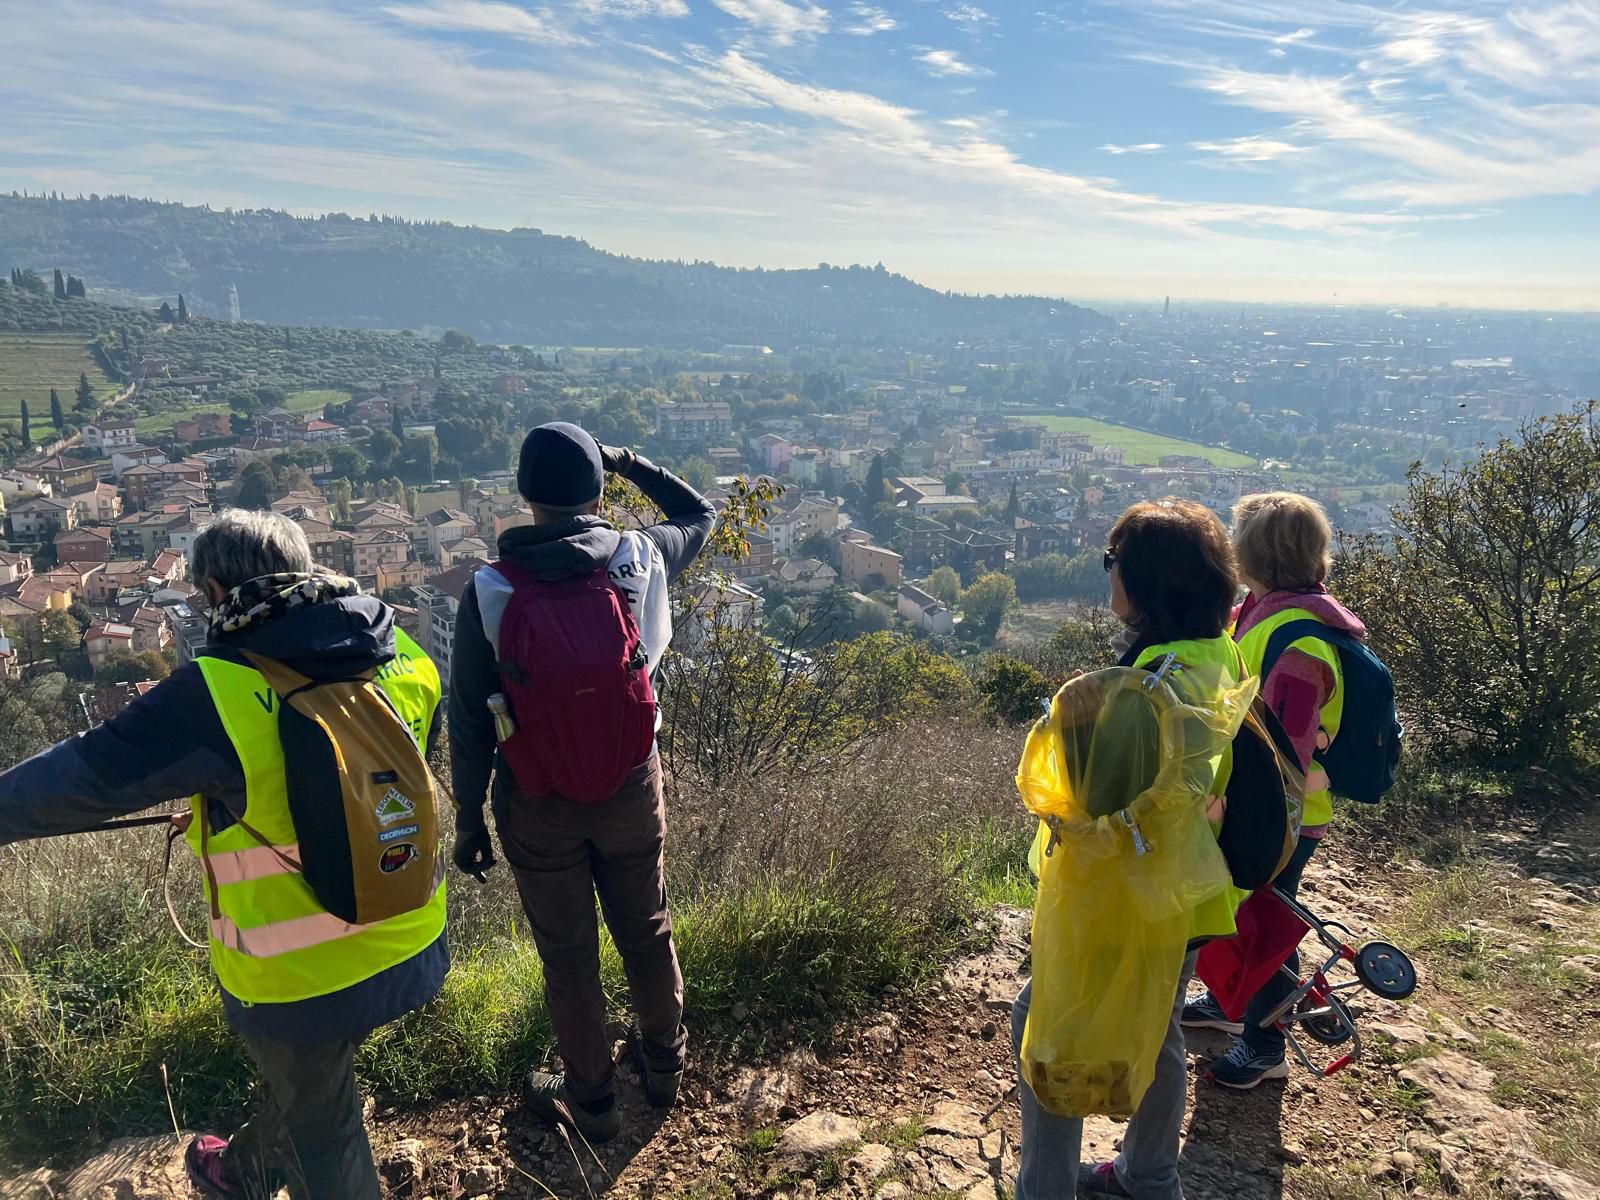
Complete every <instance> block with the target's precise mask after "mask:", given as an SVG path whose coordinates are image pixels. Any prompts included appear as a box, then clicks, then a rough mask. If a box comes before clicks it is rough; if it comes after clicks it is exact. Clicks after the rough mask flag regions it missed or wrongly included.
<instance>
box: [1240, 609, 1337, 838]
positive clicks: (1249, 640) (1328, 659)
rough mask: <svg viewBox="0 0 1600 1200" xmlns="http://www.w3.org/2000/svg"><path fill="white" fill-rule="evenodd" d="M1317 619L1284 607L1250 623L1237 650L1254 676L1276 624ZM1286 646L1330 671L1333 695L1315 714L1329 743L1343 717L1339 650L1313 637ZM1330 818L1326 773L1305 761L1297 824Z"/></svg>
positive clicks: (1263, 658) (1298, 610)
mask: <svg viewBox="0 0 1600 1200" xmlns="http://www.w3.org/2000/svg"><path fill="white" fill-rule="evenodd" d="M1319 619H1320V618H1318V617H1317V615H1316V614H1315V613H1312V612H1308V611H1307V610H1306V609H1303V608H1286V609H1284V610H1283V611H1282V612H1275V613H1273V614H1272V615H1271V616H1270V617H1268V618H1267V619H1266V620H1264V621H1262V622H1260V623H1259V624H1257V625H1253V626H1251V628H1250V630H1249V632H1247V633H1246V634H1245V635H1244V636H1243V637H1242V638H1240V639H1239V649H1240V650H1241V651H1242V652H1243V654H1244V660H1245V662H1246V663H1247V664H1248V665H1249V667H1250V670H1251V671H1252V672H1254V673H1255V674H1257V675H1259V674H1260V673H1261V664H1262V662H1263V661H1264V660H1265V658H1266V654H1267V643H1268V642H1270V641H1271V640H1272V634H1273V632H1274V631H1275V630H1276V629H1277V628H1278V627H1279V626H1281V625H1287V624H1288V623H1289V622H1290V621H1317V620H1319ZM1287 649H1288V650H1298V651H1300V653H1302V654H1305V655H1309V656H1310V657H1312V658H1314V659H1316V660H1317V661H1318V662H1320V663H1324V664H1326V665H1327V668H1328V670H1330V671H1332V672H1333V695H1331V696H1330V697H1328V702H1327V703H1326V704H1324V705H1323V706H1322V713H1321V715H1320V716H1319V717H1318V723H1319V724H1320V725H1321V727H1322V732H1323V733H1325V734H1326V735H1327V737H1328V741H1330V742H1331V741H1333V739H1334V738H1336V737H1338V736H1339V723H1340V722H1341V721H1342V720H1343V718H1344V672H1343V671H1341V670H1340V668H1339V651H1338V650H1337V649H1335V648H1334V647H1332V646H1330V645H1328V643H1327V642H1325V641H1323V640H1322V639H1321V638H1317V637H1303V638H1297V639H1296V640H1295V641H1293V642H1291V643H1290V644H1289V646H1288V647H1287ZM1266 685H1267V681H1266V680H1265V679H1263V680H1262V681H1261V686H1262V688H1263V689H1265V687H1266ZM1331 820H1333V793H1332V792H1331V791H1329V790H1328V773H1327V772H1326V771H1324V770H1323V769H1322V764H1321V763H1318V762H1312V763H1310V764H1308V767H1307V770H1306V806H1305V812H1304V813H1303V814H1302V816H1301V818H1300V823H1301V824H1302V825H1304V826H1316V825H1326V824H1327V823H1328V822H1329V821H1331Z"/></svg>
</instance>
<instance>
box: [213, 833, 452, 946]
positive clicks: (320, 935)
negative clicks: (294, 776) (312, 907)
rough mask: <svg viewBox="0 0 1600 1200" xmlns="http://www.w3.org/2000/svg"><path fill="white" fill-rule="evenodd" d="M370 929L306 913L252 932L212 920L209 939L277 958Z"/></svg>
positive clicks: (438, 871)
mask: <svg viewBox="0 0 1600 1200" xmlns="http://www.w3.org/2000/svg"><path fill="white" fill-rule="evenodd" d="M262 849H263V850H265V849H266V847H264V846H263V847H262ZM444 863H445V860H444V859H443V858H442V857H441V858H440V859H439V860H438V862H437V863H436V864H435V866H434V873H433V883H434V886H435V887H436V888H437V887H439V886H440V885H441V884H443V883H444ZM281 870H286V868H282V869H281ZM280 873H281V871H280ZM219 882H220V879H219ZM372 928H374V926H371V925H352V924H350V923H349V922H348V921H342V920H340V919H339V918H338V917H336V916H334V915H333V914H332V913H330V912H314V913H308V914H307V915H306V916H303V917H295V918H294V919H293V920H289V921H278V922H277V923H275V924H272V925H262V926H259V927H258V928H255V929H240V928H239V927H238V926H237V925H235V924H234V923H233V921H232V920H230V919H229V918H228V917H226V916H220V917H214V918H212V921H211V937H212V940H214V941H216V942H218V943H220V944H221V945H222V946H223V947H224V948H225V949H228V950H231V951H233V952H234V953H236V954H243V955H244V956H245V957H247V958H276V957H277V956H278V955H280V954H292V953H294V952H295V951H296V950H309V949H311V947H313V946H320V945H322V944H323V943H324V942H336V941H338V940H339V939H340V938H347V937H350V936H351V935H352V934H358V933H365V932H367V931H368V930H370V929H372Z"/></svg>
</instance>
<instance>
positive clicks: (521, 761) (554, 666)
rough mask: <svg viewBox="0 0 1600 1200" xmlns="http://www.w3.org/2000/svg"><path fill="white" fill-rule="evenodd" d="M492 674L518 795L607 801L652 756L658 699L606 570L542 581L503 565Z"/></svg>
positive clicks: (623, 601)
mask: <svg viewBox="0 0 1600 1200" xmlns="http://www.w3.org/2000/svg"><path fill="white" fill-rule="evenodd" d="M493 566H494V569H495V570H496V571H498V572H500V574H501V575H503V576H505V578H506V580H507V581H508V582H509V583H510V584H511V589H512V590H511V600H510V601H509V602H508V603H507V605H506V611H505V615H504V616H502V617H501V619H500V680H501V686H502V688H503V689H504V691H505V696H506V701H507V703H508V705H509V706H510V709H511V716H512V719H513V721H515V723H516V732H515V733H513V734H512V736H511V737H510V739H509V740H506V741H503V742H501V743H500V752H501V753H502V754H503V755H505V759H506V762H507V763H508V764H509V765H510V767H511V772H512V774H513V775H515V776H516V779H517V784H518V786H519V787H520V788H521V790H522V792H523V794H524V795H527V796H531V797H541V796H547V795H550V794H551V793H555V794H557V795H561V796H565V797H566V798H567V799H568V800H573V801H576V802H577V803H579V804H598V803H600V802H601V801H602V800H609V799H610V798H611V797H612V796H614V795H615V794H616V792H617V789H618V788H620V787H621V786H622V783H623V781H624V780H625V779H627V777H628V776H629V775H630V774H631V773H632V772H633V770H634V769H635V768H636V767H638V766H639V764H640V763H642V762H644V761H645V760H646V759H647V758H649V757H650V748H651V746H652V745H654V743H655V735H656V700H655V693H654V691H653V690H652V689H651V686H650V664H649V657H648V655H647V654H646V652H645V648H644V643H643V642H642V641H641V640H640V638H639V626H638V623H637V622H636V621H635V620H634V619H633V610H632V609H631V608H629V606H628V597H627V595H626V594H625V593H624V592H623V591H622V589H621V588H619V587H618V586H617V585H616V584H615V583H613V582H612V581H611V579H610V577H609V576H608V575H607V574H606V572H605V570H604V568H602V569H601V570H598V571H595V572H594V573H593V574H590V575H583V576H579V577H577V578H574V579H563V580H558V581H555V582H550V581H546V580H542V579H540V578H538V576H536V575H534V574H533V573H532V572H529V571H526V570H524V569H523V568H521V567H518V566H515V565H513V564H511V563H507V562H504V561H502V562H497V563H494V564H493Z"/></svg>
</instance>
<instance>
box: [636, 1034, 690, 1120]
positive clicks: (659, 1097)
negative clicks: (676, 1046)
mask: <svg viewBox="0 0 1600 1200" xmlns="http://www.w3.org/2000/svg"><path fill="white" fill-rule="evenodd" d="M628 1054H629V1056H630V1057H631V1058H632V1059H633V1065H634V1066H635V1067H637V1068H638V1070H639V1079H640V1080H641V1082H643V1084H644V1094H645V1096H646V1097H647V1098H648V1099H649V1101H650V1103H651V1104H652V1105H654V1106H655V1107H656V1108H671V1107H672V1106H673V1105H674V1104H676V1103H677V1102H678V1085H679V1084H680V1083H682V1082H683V1068H682V1067H681V1066H680V1067H679V1068H678V1069H677V1070H676V1071H663V1070H661V1069H660V1068H658V1067H653V1066H651V1065H650V1056H649V1055H648V1054H646V1053H645V1048H644V1034H642V1033H640V1032H639V1027H638V1026H637V1025H635V1026H633V1028H631V1029H629V1030H628Z"/></svg>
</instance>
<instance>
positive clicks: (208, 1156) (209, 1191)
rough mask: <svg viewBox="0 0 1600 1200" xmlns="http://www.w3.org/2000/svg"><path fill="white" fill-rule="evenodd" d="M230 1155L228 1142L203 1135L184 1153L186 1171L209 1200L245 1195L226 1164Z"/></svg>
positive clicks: (198, 1190)
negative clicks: (231, 1177) (230, 1175)
mask: <svg viewBox="0 0 1600 1200" xmlns="http://www.w3.org/2000/svg"><path fill="white" fill-rule="evenodd" d="M227 1152H228V1143H227V1140H226V1139H225V1138H220V1137H218V1136H217V1135H216V1134H214V1133H202V1134H201V1135H200V1136H199V1137H197V1138H195V1139H194V1141H192V1142H190V1143H189V1145H188V1147H187V1148H186V1149H185V1150H184V1152H183V1169H184V1172H185V1173H186V1174H187V1175H188V1176H189V1182H190V1183H192V1184H194V1187H195V1190H196V1191H197V1192H199V1193H200V1194H201V1195H202V1196H204V1197H205V1198H206V1200H231V1198H232V1197H235V1196H243V1195H244V1189H243V1188H241V1187H238V1186H237V1185H235V1184H234V1183H233V1181H232V1180H231V1179H230V1178H229V1177H228V1170H227V1168H226V1167H225V1166H224V1165H223V1161H222V1160H223V1156H224V1155H225V1154H227Z"/></svg>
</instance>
